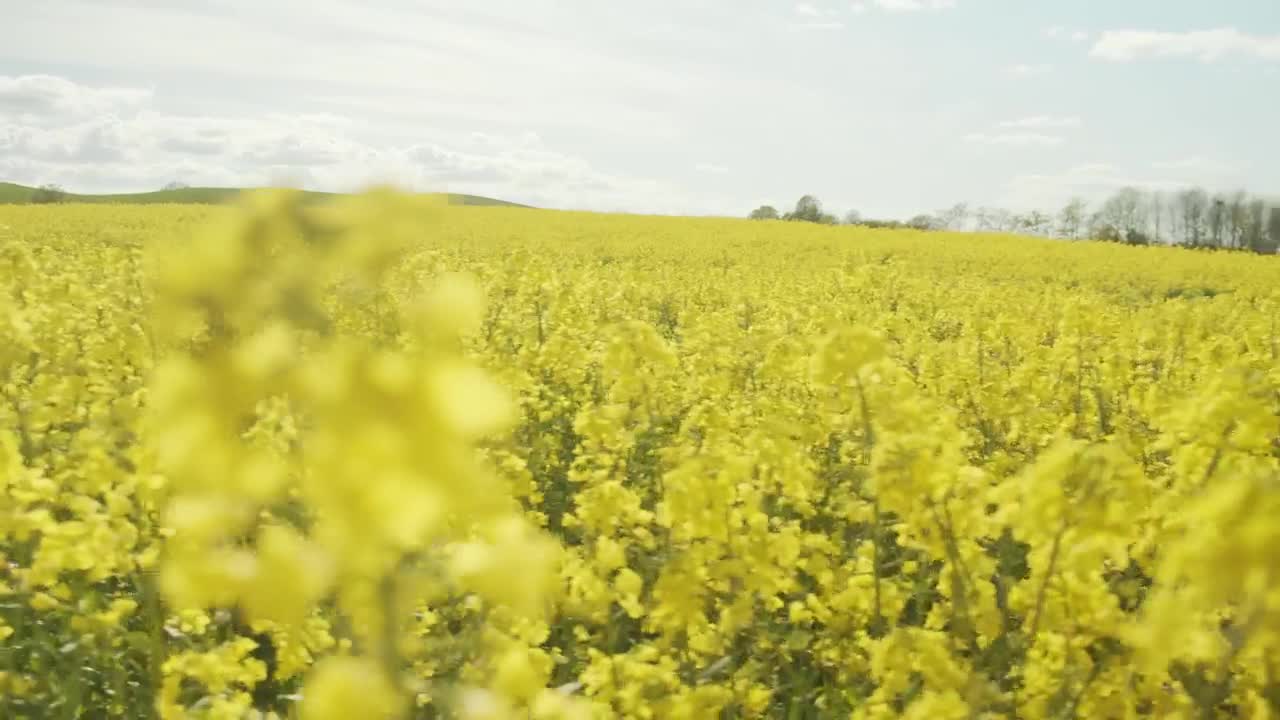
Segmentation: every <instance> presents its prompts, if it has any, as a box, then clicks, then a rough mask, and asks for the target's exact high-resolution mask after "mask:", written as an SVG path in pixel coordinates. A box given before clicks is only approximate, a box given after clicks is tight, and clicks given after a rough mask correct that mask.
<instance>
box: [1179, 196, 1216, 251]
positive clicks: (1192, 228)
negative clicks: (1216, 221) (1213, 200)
mask: <svg viewBox="0 0 1280 720" xmlns="http://www.w3.org/2000/svg"><path fill="white" fill-rule="evenodd" d="M1209 202H1210V201H1209V193H1206V192H1205V191H1204V190H1201V189H1200V188H1191V189H1189V190H1183V191H1182V192H1180V193H1178V195H1177V197H1175V198H1174V204H1175V205H1176V207H1177V209H1178V212H1177V218H1178V223H1179V225H1181V230H1182V238H1181V239H1182V244H1184V245H1189V246H1191V247H1199V246H1201V245H1203V244H1205V241H1206V239H1207V237H1208V234H1209V233H1208V231H1207V229H1206V228H1205V221H1206V219H1207V218H1208V215H1209Z"/></svg>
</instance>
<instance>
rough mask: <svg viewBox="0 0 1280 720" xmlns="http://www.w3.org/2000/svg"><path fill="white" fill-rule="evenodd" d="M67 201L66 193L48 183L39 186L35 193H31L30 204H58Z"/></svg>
mask: <svg viewBox="0 0 1280 720" xmlns="http://www.w3.org/2000/svg"><path fill="white" fill-rule="evenodd" d="M66 199H67V191H66V190H63V189H62V187H61V186H59V185H55V184H53V183H50V184H48V185H41V186H40V187H39V188H37V189H36V191H35V192H33V193H31V202H33V203H39V204H42V205H43V204H48V203H60V202H65V201H66Z"/></svg>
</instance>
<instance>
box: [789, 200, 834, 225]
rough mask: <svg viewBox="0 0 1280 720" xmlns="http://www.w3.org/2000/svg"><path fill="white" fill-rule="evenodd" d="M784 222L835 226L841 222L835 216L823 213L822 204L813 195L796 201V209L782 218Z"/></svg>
mask: <svg viewBox="0 0 1280 720" xmlns="http://www.w3.org/2000/svg"><path fill="white" fill-rule="evenodd" d="M782 219H783V220H796V221H799V222H811V223H821V224H823V225H835V224H836V223H838V222H840V221H839V219H837V218H836V216H835V215H832V214H830V213H825V212H823V211H822V203H821V202H820V201H819V200H818V198H816V197H814V196H812V195H805V196H804V197H802V198H800V199H799V200H797V201H796V209H795V210H792V211H791V212H789V213H787V214H786V215H783V216H782Z"/></svg>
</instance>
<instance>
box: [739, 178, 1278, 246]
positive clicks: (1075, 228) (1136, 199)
mask: <svg viewBox="0 0 1280 720" xmlns="http://www.w3.org/2000/svg"><path fill="white" fill-rule="evenodd" d="M750 217H751V218H752V219H753V220H794V221H801V222H815V223H821V224H825V225H835V224H838V223H839V222H840V221H838V220H837V219H836V217H835V216H834V215H831V214H830V213H827V212H825V211H824V210H823V209H822V203H821V202H819V201H818V199H817V198H816V197H814V196H812V195H805V196H804V197H802V198H800V200H799V201H797V202H796V205H795V209H794V210H792V211H790V212H787V213H783V214H780V213H779V212H778V210H777V209H776V208H774V207H772V206H770V205H763V206H761V207H758V208H756V209H755V210H753V211H752V212H751V215H750ZM843 224H845V225H857V226H862V227H873V228H911V229H915V230H956V231H978V232H1001V233H1020V234H1025V235H1038V236H1041V237H1055V238H1062V239H1066V240H1103V241H1109V242H1121V243H1127V244H1131V245H1155V244H1163V245H1180V246H1184V247H1192V248H1216V249H1229V250H1247V251H1252V252H1259V253H1275V252H1276V251H1277V249H1278V248H1280V202H1277V201H1275V200H1267V199H1265V198H1262V197H1258V196H1254V195H1250V194H1248V193H1246V192H1244V191H1239V192H1234V193H1217V194H1210V193H1208V192H1206V191H1205V190H1203V189H1201V188H1188V189H1185V190H1181V191H1177V192H1161V191H1148V190H1141V189H1138V188H1134V187H1125V188H1121V189H1120V190H1118V191H1116V192H1115V194H1113V195H1112V196H1111V197H1109V198H1107V199H1106V200H1105V201H1104V202H1102V204H1101V205H1098V206H1097V207H1091V206H1090V205H1089V203H1087V202H1086V201H1085V200H1083V199H1081V198H1073V199H1072V200H1071V201H1070V202H1068V203H1067V204H1066V206H1064V207H1063V208H1062V209H1061V210H1059V211H1058V212H1056V213H1047V212H1043V211H1040V210H1032V211H1029V212H1024V213H1016V212H1011V211H1009V210H1005V209H1002V208H991V207H977V208H973V207H970V206H969V204H968V203H958V204H956V205H953V206H952V207H950V208H947V209H945V210H940V211H938V212H934V213H924V214H920V215H917V216H915V217H913V218H911V219H910V220H907V221H905V222H903V221H899V220H874V219H869V218H864V217H862V215H861V214H859V213H858V212H857V211H855V210H851V211H849V212H848V213H846V214H845V217H844V219H843Z"/></svg>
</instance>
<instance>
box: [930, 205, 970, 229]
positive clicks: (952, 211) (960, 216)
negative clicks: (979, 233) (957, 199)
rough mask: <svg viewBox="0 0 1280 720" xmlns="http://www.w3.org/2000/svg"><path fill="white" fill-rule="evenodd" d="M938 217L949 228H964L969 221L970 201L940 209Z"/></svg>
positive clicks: (943, 225)
mask: <svg viewBox="0 0 1280 720" xmlns="http://www.w3.org/2000/svg"><path fill="white" fill-rule="evenodd" d="M937 218H938V221H939V222H940V223H941V224H942V227H943V228H945V229H947V230H964V229H965V227H966V226H967V225H968V222H969V203H956V204H955V205H952V206H951V207H949V208H947V209H946V210H939V211H938V213H937Z"/></svg>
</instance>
